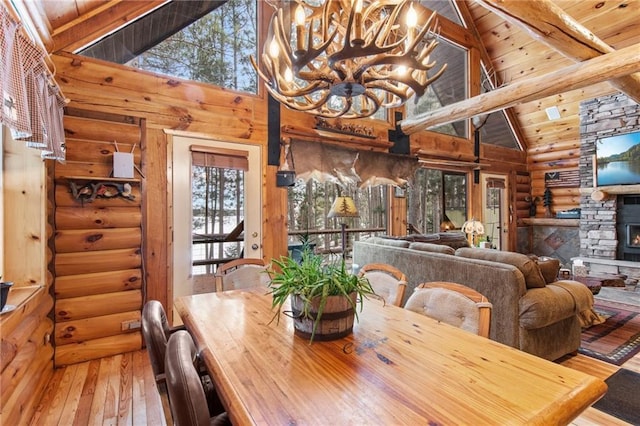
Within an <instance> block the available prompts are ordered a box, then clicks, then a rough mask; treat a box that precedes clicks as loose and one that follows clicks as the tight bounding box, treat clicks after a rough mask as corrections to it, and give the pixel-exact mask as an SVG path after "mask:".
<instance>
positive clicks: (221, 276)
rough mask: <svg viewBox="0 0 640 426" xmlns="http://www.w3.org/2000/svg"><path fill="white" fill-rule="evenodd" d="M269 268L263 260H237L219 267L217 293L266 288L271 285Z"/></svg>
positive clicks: (216, 279) (216, 277)
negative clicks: (259, 287)
mask: <svg viewBox="0 0 640 426" xmlns="http://www.w3.org/2000/svg"><path fill="white" fill-rule="evenodd" d="M266 271H267V266H266V265H265V263H264V260H262V259H248V258H247V259H236V260H232V261H230V262H227V263H225V264H223V265H220V267H218V270H217V271H216V275H215V282H216V291H228V290H237V289H241V288H250V287H258V286H266V285H267V284H268V283H269V279H270V278H269V274H267V272H266Z"/></svg>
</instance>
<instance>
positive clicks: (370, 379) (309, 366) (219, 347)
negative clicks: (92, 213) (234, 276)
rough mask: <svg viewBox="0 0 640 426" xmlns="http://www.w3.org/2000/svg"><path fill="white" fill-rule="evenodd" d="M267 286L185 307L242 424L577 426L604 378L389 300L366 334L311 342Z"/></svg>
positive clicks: (186, 302)
mask: <svg viewBox="0 0 640 426" xmlns="http://www.w3.org/2000/svg"><path fill="white" fill-rule="evenodd" d="M265 293H266V291H265V289H263V288H260V289H256V290H253V291H247V290H244V291H243V290H236V291H229V292H222V293H207V294H199V295H194V296H185V297H181V298H179V299H177V300H176V308H177V310H178V312H179V313H180V316H181V317H182V319H183V321H184V323H185V325H186V327H187V329H188V330H189V331H190V332H191V333H192V335H193V336H194V339H195V340H196V343H197V345H198V347H199V348H200V349H201V350H202V354H203V357H204V360H205V362H206V364H207V366H208V368H209V371H210V372H211V374H212V376H213V379H214V381H215V383H216V386H217V388H218V392H219V394H220V396H221V398H222V400H223V401H224V403H225V406H226V407H227V410H228V412H229V415H230V416H231V420H232V422H233V423H234V424H238V425H245V424H260V425H311V424H323V425H326V424H354V425H363V424H385V425H390V424H396V425H397V424H483V425H489V424H497V425H507V424H517V425H521V424H532V425H550V424H566V423H569V422H570V421H571V420H572V419H574V418H575V417H577V416H578V415H579V414H580V413H581V412H582V411H583V410H584V409H586V408H587V407H589V406H590V405H591V404H592V403H594V402H595V401H597V400H598V399H599V398H600V397H601V396H602V395H604V393H605V391H606V388H607V387H606V384H605V383H604V382H603V381H602V380H600V379H597V378H595V377H592V376H589V375H587V374H584V373H581V372H579V371H575V370H572V369H569V368H567V367H563V366H561V365H559V364H555V363H552V362H549V361H546V360H544V359H542V358H538V357H535V356H533V355H530V354H527V353H525V352H522V351H519V350H517V349H514V348H510V347H507V346H505V345H502V344H500V343H497V342H494V341H491V340H488V339H485V338H482V337H479V336H476V335H473V334H471V333H468V332H465V331H462V330H460V329H457V328H454V327H451V326H449V325H446V324H443V323H438V322H437V321H434V320H432V319H430V318H428V317H425V316H423V315H420V314H417V313H415V312H411V311H408V310H405V309H402V308H398V307H395V306H391V305H386V306H383V305H382V303H381V302H379V301H377V300H366V301H365V303H364V309H363V311H362V312H359V321H357V322H356V324H355V325H354V332H353V334H352V335H351V336H349V337H346V338H344V339H340V340H335V341H330V342H313V343H312V344H309V342H308V341H307V340H305V339H302V338H300V337H297V336H294V333H293V321H292V320H291V319H290V318H288V317H286V316H284V315H282V316H281V318H280V322H279V324H277V323H276V321H273V322H271V323H270V321H271V319H272V317H273V311H272V310H271V296H270V295H266V294H265Z"/></svg>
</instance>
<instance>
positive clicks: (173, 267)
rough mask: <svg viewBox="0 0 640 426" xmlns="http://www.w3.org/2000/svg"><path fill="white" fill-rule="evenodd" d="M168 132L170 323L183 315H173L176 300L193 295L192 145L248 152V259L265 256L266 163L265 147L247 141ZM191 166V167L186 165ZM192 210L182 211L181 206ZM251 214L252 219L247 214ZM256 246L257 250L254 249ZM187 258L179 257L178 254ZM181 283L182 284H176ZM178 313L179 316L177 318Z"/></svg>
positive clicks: (168, 277)
mask: <svg viewBox="0 0 640 426" xmlns="http://www.w3.org/2000/svg"><path fill="white" fill-rule="evenodd" d="M165 132H166V133H167V205H168V209H167V210H168V211H167V227H168V235H169V243H168V245H167V259H168V262H167V268H168V271H167V281H168V282H167V304H168V306H167V314H168V315H169V316H170V318H169V321H170V323H174V321H173V320H174V319H176V320H179V316H178V315H177V314H175V313H174V312H173V301H174V299H175V298H176V297H180V296H184V295H188V294H192V293H193V282H192V275H191V264H192V257H191V216H192V212H191V151H190V150H189V147H190V146H191V145H204V146H211V147H217V148H226V149H235V150H243V151H247V152H248V154H249V169H248V170H247V171H246V172H245V182H244V189H245V197H244V199H245V206H244V209H245V223H244V247H245V250H244V257H250V258H260V259H262V257H263V251H262V249H263V244H262V234H263V229H262V223H263V221H262V215H263V208H262V197H263V194H262V186H263V182H262V178H263V176H262V163H263V147H262V146H261V145H258V144H255V143H248V142H247V141H245V140H237V139H234V138H231V137H226V136H225V137H219V136H215V135H203V134H196V133H189V132H177V131H168V130H166V131H165ZM185 164H188V167H186V168H185V167H183V165H185ZM185 205H186V206H189V208H187V209H185V208H178V206H185ZM248 212H251V213H252V215H251V216H249V217H248V216H247V213H248ZM252 246H255V247H256V248H255V249H253V248H252ZM179 253H182V254H183V255H181V256H177V255H176V254H179ZM176 284H178V285H176ZM174 314H175V315H174Z"/></svg>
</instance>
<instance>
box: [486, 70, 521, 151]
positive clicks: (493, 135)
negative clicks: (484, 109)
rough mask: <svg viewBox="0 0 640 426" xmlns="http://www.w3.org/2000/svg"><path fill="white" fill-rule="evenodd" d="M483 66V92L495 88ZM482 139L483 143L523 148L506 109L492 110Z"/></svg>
mask: <svg viewBox="0 0 640 426" xmlns="http://www.w3.org/2000/svg"><path fill="white" fill-rule="evenodd" d="M481 68H482V71H481V72H482V79H481V81H482V88H481V89H482V93H487V92H490V91H492V90H494V84H493V82H492V80H491V79H490V78H489V74H487V72H486V71H485V69H484V67H481ZM480 140H481V141H482V143H486V144H491V145H496V146H502V147H504V148H513V149H521V148H520V144H519V143H518V140H517V139H516V136H515V133H514V131H513V128H512V127H511V124H510V123H509V120H508V119H507V115H506V114H505V113H504V110H500V111H496V112H492V113H491V114H489V115H488V117H487V121H486V123H485V124H484V125H483V126H482V127H481V128H480Z"/></svg>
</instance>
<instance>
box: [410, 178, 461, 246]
mask: <svg viewBox="0 0 640 426" xmlns="http://www.w3.org/2000/svg"><path fill="white" fill-rule="evenodd" d="M466 218H467V176H466V174H464V173H454V172H445V171H442V170H435V169H426V168H421V169H418V170H417V171H416V173H415V175H414V178H413V179H412V180H411V181H409V184H408V190H407V223H408V224H409V227H410V232H411V233H414V232H416V233H425V234H426V233H433V232H439V231H440V224H441V223H442V222H444V221H445V220H449V221H451V222H452V223H453V229H460V227H461V226H462V224H463V223H464V221H465V220H466Z"/></svg>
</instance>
